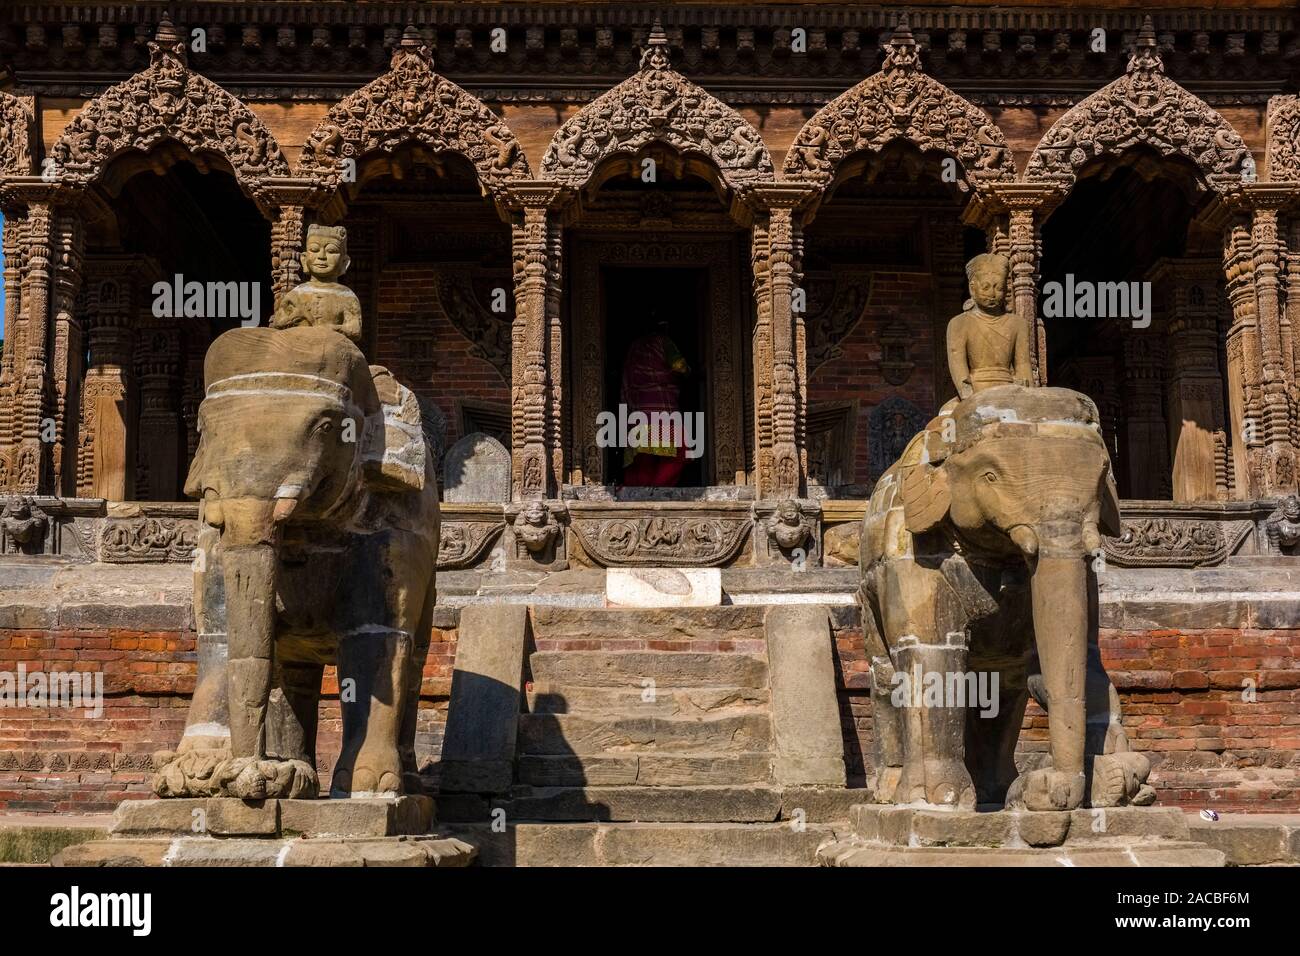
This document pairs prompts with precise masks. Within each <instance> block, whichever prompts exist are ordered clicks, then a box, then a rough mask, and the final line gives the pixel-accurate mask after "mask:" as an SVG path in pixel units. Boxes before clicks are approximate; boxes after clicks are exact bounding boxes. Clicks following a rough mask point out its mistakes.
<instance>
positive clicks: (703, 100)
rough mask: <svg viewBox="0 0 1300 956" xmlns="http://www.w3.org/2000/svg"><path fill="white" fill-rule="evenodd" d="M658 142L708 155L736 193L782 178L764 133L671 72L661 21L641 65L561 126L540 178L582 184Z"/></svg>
mask: <svg viewBox="0 0 1300 956" xmlns="http://www.w3.org/2000/svg"><path fill="white" fill-rule="evenodd" d="M655 143H662V144H664V145H666V146H668V147H671V148H672V149H673V150H675V151H676V152H677V153H679V154H681V155H682V156H683V157H685V158H686V159H688V160H690V159H692V158H702V159H704V160H707V161H708V162H709V164H710V165H711V166H712V167H714V168H715V169H716V170H717V171H718V175H719V176H720V177H721V180H722V183H723V185H724V186H726V187H727V188H729V189H731V190H733V191H734V190H742V189H743V188H744V187H746V186H749V185H752V184H754V183H761V182H772V181H773V180H774V179H775V176H776V173H775V169H774V167H773V165H772V156H771V154H770V153H769V152H768V149H767V145H766V144H765V143H764V142H763V138H762V136H760V135H759V132H758V130H756V129H754V127H753V126H751V125H750V124H749V123H747V122H746V121H745V119H744V117H742V116H741V115H740V114H739V113H737V112H736V111H735V110H733V109H732V108H731V107H730V106H727V105H726V104H725V103H723V102H722V101H721V100H719V99H718V98H717V97H715V96H713V95H712V94H710V93H706V92H705V91H704V90H703V89H701V88H700V87H698V86H696V85H695V84H694V83H692V82H691V81H690V80H688V79H686V77H684V76H682V75H681V74H680V73H678V72H677V71H676V70H674V69H672V67H671V66H670V63H669V55H668V40H667V38H666V37H665V35H664V33H663V31H662V30H661V29H659V28H658V26H657V25H656V27H655V29H654V30H652V31H651V33H650V40H649V43H648V44H647V45H646V49H645V52H644V53H642V55H641V68H640V70H639V71H638V72H636V73H635V74H633V75H632V76H630V77H628V78H627V79H626V80H624V81H623V82H622V83H620V84H618V86H616V87H614V88H613V89H612V90H609V91H608V92H606V93H602V94H601V95H600V96H598V97H597V98H596V99H594V100H592V101H591V102H590V103H588V104H587V105H586V106H584V107H583V108H582V109H581V110H580V111H579V112H578V113H577V114H576V115H575V116H572V117H570V118H569V120H568V121H567V122H565V123H564V125H563V126H561V127H560V128H559V129H558V130H556V131H555V135H554V136H553V137H551V142H550V145H549V146H548V147H547V149H546V155H545V156H543V157H542V170H541V175H542V178H543V179H549V180H554V181H556V182H559V183H562V184H564V185H566V186H569V187H572V188H581V187H583V186H585V185H586V184H587V183H588V181H589V180H590V179H591V178H592V176H593V174H594V173H595V171H596V168H597V167H598V166H600V165H601V163H602V162H604V161H605V160H607V159H609V158H611V157H615V156H623V157H631V156H635V155H636V154H637V153H638V152H639V151H640V150H642V149H644V148H645V147H647V146H649V145H651V144H655Z"/></svg>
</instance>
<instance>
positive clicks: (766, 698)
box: [528, 682, 771, 717]
mask: <svg viewBox="0 0 1300 956" xmlns="http://www.w3.org/2000/svg"><path fill="white" fill-rule="evenodd" d="M770 702H771V694H770V693H769V692H768V691H766V690H763V689H760V688H756V687H662V686H659V685H657V684H656V685H655V687H654V688H653V693H651V692H650V689H649V688H641V687H634V688H626V687H582V686H573V685H565V684H542V683H536V682H534V683H533V685H532V689H531V690H529V692H528V709H529V711H530V712H532V713H534V714H583V715H584V716H593V715H609V716H615V715H620V714H624V715H628V716H632V715H635V716H644V717H704V716H708V715H712V714H721V713H727V714H734V713H741V712H749V711H764V712H765V711H766V709H767V707H768V705H769V703H770Z"/></svg>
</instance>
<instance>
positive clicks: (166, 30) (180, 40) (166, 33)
mask: <svg viewBox="0 0 1300 956" xmlns="http://www.w3.org/2000/svg"><path fill="white" fill-rule="evenodd" d="M185 47H186V44H185V34H184V33H182V32H181V30H180V29H179V28H178V27H177V26H176V24H174V23H172V20H171V17H169V16H166V15H164V16H163V18H162V19H161V20H159V21H158V29H157V30H156V31H154V36H153V39H152V40H150V41H149V62H150V64H151V65H155V64H157V63H158V61H159V59H161V58H163V57H166V58H168V59H172V60H177V61H179V62H180V63H181V64H182V65H184V64H185V63H186V56H185V53H186V49H185Z"/></svg>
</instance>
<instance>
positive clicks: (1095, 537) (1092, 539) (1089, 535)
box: [1083, 523, 1101, 554]
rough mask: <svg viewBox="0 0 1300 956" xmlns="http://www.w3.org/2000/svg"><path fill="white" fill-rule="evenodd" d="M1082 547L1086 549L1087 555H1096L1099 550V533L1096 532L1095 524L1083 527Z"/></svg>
mask: <svg viewBox="0 0 1300 956" xmlns="http://www.w3.org/2000/svg"><path fill="white" fill-rule="evenodd" d="M1083 546H1084V547H1085V548H1087V549H1088V553H1089V554H1096V553H1097V552H1098V551H1100V550H1101V532H1100V531H1098V530H1097V526H1096V525H1095V524H1091V523H1089V524H1086V525H1084V526H1083Z"/></svg>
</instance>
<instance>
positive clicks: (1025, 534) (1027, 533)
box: [1010, 524, 1038, 557]
mask: <svg viewBox="0 0 1300 956" xmlns="http://www.w3.org/2000/svg"><path fill="white" fill-rule="evenodd" d="M1010 533H1011V540H1012V541H1013V542H1015V545H1016V547H1017V548H1019V549H1020V550H1021V551H1022V552H1024V554H1025V556H1026V557H1033V556H1034V555H1036V554H1037V553H1038V536H1037V535H1035V534H1034V532H1033V531H1031V530H1030V529H1029V527H1028V526H1027V525H1023V524H1018V525H1016V526H1015V527H1014V528H1012V529H1011V532H1010Z"/></svg>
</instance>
